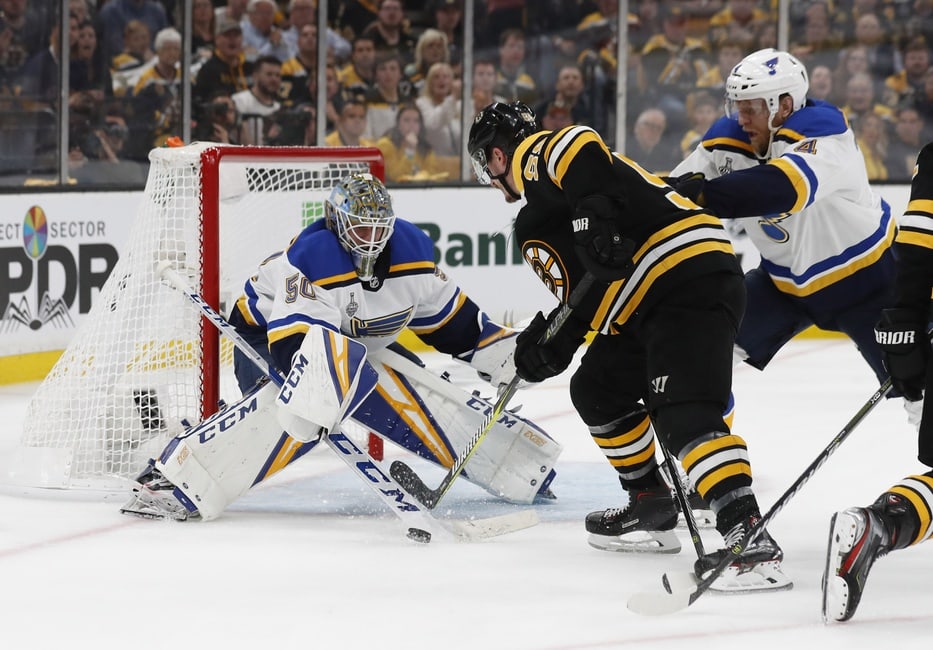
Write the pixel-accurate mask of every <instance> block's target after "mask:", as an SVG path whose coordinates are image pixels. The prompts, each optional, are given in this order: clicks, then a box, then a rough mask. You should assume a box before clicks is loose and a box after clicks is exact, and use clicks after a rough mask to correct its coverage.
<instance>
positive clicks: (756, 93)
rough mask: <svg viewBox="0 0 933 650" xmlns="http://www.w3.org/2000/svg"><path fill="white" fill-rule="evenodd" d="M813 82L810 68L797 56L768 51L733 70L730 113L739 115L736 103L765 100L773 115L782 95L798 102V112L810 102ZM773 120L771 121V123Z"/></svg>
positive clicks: (729, 84) (728, 98)
mask: <svg viewBox="0 0 933 650" xmlns="http://www.w3.org/2000/svg"><path fill="white" fill-rule="evenodd" d="M809 87H810V80H809V79H808V77H807V68H806V67H805V66H804V65H803V63H801V62H800V61H799V60H798V59H797V57H795V56H793V55H791V54H788V53H787V52H783V51H781V50H775V49H774V48H770V47H769V48H765V49H763V50H758V51H757V52H753V53H751V54H749V55H748V56H746V57H745V58H744V59H742V60H741V61H739V64H738V65H736V66H735V67H734V68H732V72H730V73H729V77H728V78H727V79H726V114H727V115H729V116H734V115H735V103H736V102H738V101H742V100H745V99H763V100H765V103H766V104H767V106H768V111H769V112H770V113H771V119H772V120H773V118H774V115H775V114H776V113H777V110H778V106H779V105H780V102H781V96H782V95H790V96H791V98H792V99H793V100H794V110H795V111H798V110H800V109H801V108H803V106H804V104H806V102H807V90H808V89H809ZM770 123H771V120H769V124H770Z"/></svg>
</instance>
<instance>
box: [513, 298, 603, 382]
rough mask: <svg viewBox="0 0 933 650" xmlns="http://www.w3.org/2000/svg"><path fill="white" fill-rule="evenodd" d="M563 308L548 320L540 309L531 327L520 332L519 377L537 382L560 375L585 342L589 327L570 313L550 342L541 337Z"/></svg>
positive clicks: (517, 343)
mask: <svg viewBox="0 0 933 650" xmlns="http://www.w3.org/2000/svg"><path fill="white" fill-rule="evenodd" d="M559 310H560V308H559V307H558V308H557V309H555V310H554V311H552V312H551V313H550V315H549V316H548V317H547V318H546V319H545V318H544V314H542V313H541V312H540V311H539V312H538V313H537V314H535V317H534V318H533V319H532V321H531V323H530V324H529V325H528V327H526V328H525V331H523V332H522V333H521V334H519V335H518V341H517V342H516V344H515V370H516V372H517V374H518V376H519V377H521V378H522V379H524V380H525V381H528V382H533V383H537V382H540V381H544V380H545V379H550V378H551V377H554V376H555V375H559V374H560V373H562V372H563V371H564V370H566V369H567V366H569V365H570V362H571V361H572V360H573V355H574V353H575V352H576V351H577V348H579V347H580V344H581V343H583V337H584V336H585V335H586V332H587V331H588V329H589V328H588V326H587V325H586V324H585V323H581V322H580V321H579V320H575V319H574V318H573V316H570V317H569V318H568V319H567V320H566V321H565V322H564V324H563V326H561V327H560V328H559V329H558V330H557V331H556V332H554V335H553V336H552V337H551V338H550V340H548V341H547V342H546V343H542V342H541V337H542V336H544V333H545V332H546V331H547V328H548V324H549V323H550V322H551V320H552V319H553V318H554V315H555V314H556V313H557V312H558V311H559Z"/></svg>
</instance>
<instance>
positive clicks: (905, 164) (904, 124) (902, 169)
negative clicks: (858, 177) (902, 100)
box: [884, 104, 927, 183]
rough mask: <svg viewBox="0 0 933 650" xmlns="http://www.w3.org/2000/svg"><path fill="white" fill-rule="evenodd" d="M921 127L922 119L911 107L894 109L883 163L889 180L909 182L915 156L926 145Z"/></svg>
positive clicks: (915, 160)
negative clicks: (891, 129) (890, 132)
mask: <svg viewBox="0 0 933 650" xmlns="http://www.w3.org/2000/svg"><path fill="white" fill-rule="evenodd" d="M923 126H924V125H923V118H922V117H921V116H920V113H919V112H918V111H917V109H916V108H914V107H913V106H912V105H909V104H908V105H906V106H901V107H899V108H897V109H895V111H894V130H893V132H892V134H891V138H890V140H889V142H888V153H887V156H886V157H885V161H884V162H885V166H887V168H888V172H889V174H890V176H889V179H890V180H892V181H897V182H902V183H903V182H907V181H910V179H911V177H912V176H913V170H914V164H916V162H917V154H918V152H919V151H920V150H921V149H922V148H923V145H925V144H926V143H927V141H926V140H924V138H923Z"/></svg>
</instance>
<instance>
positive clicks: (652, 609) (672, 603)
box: [626, 591, 696, 616]
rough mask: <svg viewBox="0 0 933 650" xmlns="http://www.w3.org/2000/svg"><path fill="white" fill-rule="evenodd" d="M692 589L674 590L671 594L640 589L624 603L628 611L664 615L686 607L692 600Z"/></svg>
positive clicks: (645, 614)
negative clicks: (640, 590)
mask: <svg viewBox="0 0 933 650" xmlns="http://www.w3.org/2000/svg"><path fill="white" fill-rule="evenodd" d="M694 593H696V592H693V591H675V592H674V593H672V594H668V593H663V592H654V591H650V592H649V591H642V592H639V593H636V594H633V595H632V596H631V597H630V598H629V599H628V602H627V603H626V606H627V607H628V608H629V611H632V612H634V613H636V614H641V615H642V616H665V615H667V614H673V613H674V612H679V611H680V610H682V609H686V608H687V607H689V606H690V603H692V602H693V599H692V598H691V596H693V594H694Z"/></svg>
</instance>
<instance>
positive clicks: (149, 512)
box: [120, 490, 199, 521]
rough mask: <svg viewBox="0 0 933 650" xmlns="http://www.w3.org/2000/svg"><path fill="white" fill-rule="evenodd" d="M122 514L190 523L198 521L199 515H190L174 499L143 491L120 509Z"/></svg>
mask: <svg viewBox="0 0 933 650" xmlns="http://www.w3.org/2000/svg"><path fill="white" fill-rule="evenodd" d="M120 513H121V514H124V515H129V516H131V517H141V518H142V519H169V520H172V521H188V520H189V519H198V518H199V516H198V515H197V513H189V512H188V511H187V510H186V509H185V508H184V506H182V505H181V504H180V503H178V501H177V500H175V499H174V498H173V497H163V496H161V495H156V494H155V493H153V492H150V491H148V490H141V491H138V492H136V494H135V495H134V496H133V497H132V498H131V499H130V500H129V501H128V502H127V503H126V505H124V506H123V507H122V508H120Z"/></svg>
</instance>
